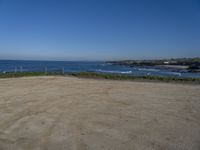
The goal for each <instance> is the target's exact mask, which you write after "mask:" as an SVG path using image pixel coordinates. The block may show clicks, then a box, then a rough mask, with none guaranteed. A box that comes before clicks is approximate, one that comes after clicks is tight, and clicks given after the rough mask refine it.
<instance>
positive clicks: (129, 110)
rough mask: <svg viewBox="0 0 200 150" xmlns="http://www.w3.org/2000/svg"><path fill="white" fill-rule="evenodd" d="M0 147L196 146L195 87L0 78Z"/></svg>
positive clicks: (198, 91) (198, 100) (110, 149)
mask: <svg viewBox="0 0 200 150" xmlns="http://www.w3.org/2000/svg"><path fill="white" fill-rule="evenodd" d="M0 150H200V86H199V85H183V84H169V83H148V82H146V83H145V82H129V81H112V80H95V79H79V78H73V77H26V78H25V77H24V78H10V79H0Z"/></svg>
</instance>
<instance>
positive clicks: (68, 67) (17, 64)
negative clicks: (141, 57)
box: [0, 60, 200, 78]
mask: <svg viewBox="0 0 200 150" xmlns="http://www.w3.org/2000/svg"><path fill="white" fill-rule="evenodd" d="M20 71H22V72H45V71H46V72H63V71H64V72H65V73H77V72H83V71H87V72H96V73H108V74H111V73H114V74H124V75H131V76H144V75H150V76H167V77H178V78H180V77H181V78H187V77H191V78H200V73H189V72H187V71H186V70H182V71H178V70H169V69H163V68H159V67H149V66H144V67H128V66H120V65H112V64H109V63H105V62H100V61H98V62H97V61H91V62H89V61H88V62H87V61H23V60H0V73H7V72H20Z"/></svg>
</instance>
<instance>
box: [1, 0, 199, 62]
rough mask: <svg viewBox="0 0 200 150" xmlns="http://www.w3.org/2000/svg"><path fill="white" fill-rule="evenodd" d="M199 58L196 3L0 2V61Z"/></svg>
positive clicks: (147, 0)
mask: <svg viewBox="0 0 200 150" xmlns="http://www.w3.org/2000/svg"><path fill="white" fill-rule="evenodd" d="M197 56H200V0H0V59H35V60H116V59H153V58H156V59H157V58H169V57H170V58H171V57H197Z"/></svg>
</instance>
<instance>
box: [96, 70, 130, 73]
mask: <svg viewBox="0 0 200 150" xmlns="http://www.w3.org/2000/svg"><path fill="white" fill-rule="evenodd" d="M96 71H97V72H102V73H119V74H132V71H109V70H101V69H98V70H96Z"/></svg>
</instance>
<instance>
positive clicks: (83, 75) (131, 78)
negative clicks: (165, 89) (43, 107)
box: [0, 72, 200, 84]
mask: <svg viewBox="0 0 200 150" xmlns="http://www.w3.org/2000/svg"><path fill="white" fill-rule="evenodd" d="M52 75H53V76H73V77H81V78H93V79H110V80H129V81H161V82H180V83H195V84H200V78H175V77H161V76H129V75H120V74H104V73H94V72H78V73H67V74H62V73H59V72H54V73H43V72H23V73H20V72H17V73H5V74H3V73H1V74H0V78H16V77H31V76H52Z"/></svg>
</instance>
